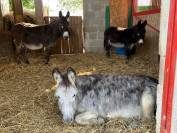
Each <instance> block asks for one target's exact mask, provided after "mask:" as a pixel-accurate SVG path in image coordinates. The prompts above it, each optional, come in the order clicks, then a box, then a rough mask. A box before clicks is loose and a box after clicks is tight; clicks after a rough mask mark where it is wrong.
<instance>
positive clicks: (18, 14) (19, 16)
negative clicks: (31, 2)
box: [12, 0, 23, 23]
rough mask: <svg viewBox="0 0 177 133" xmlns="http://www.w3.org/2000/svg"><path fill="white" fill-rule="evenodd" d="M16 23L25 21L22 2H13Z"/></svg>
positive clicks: (17, 0) (16, 0) (19, 0)
mask: <svg viewBox="0 0 177 133" xmlns="http://www.w3.org/2000/svg"><path fill="white" fill-rule="evenodd" d="M12 5H13V10H14V20H15V23H19V22H22V21H23V8H22V2H21V0H12Z"/></svg>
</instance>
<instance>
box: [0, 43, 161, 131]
mask: <svg viewBox="0 0 177 133" xmlns="http://www.w3.org/2000/svg"><path fill="white" fill-rule="evenodd" d="M152 49H153V50H152ZM157 50H158V48H156V46H150V45H147V44H145V45H144V46H142V47H140V48H138V50H137V53H136V55H135V56H133V58H132V59H131V60H130V61H129V63H128V64H126V62H125V58H123V57H118V56H116V55H112V57H111V58H110V59H108V58H106V57H105V55H104V54H89V53H87V54H76V55H53V56H52V57H51V60H50V63H49V64H48V65H44V64H43V63H42V58H43V56H42V55H41V54H40V53H39V54H35V55H34V54H30V55H29V60H30V65H25V64H21V65H17V64H16V63H14V62H11V63H9V62H5V61H4V58H3V59H2V60H3V61H0V62H1V63H0V132H3V133H5V132H8V133H11V132H13V133H14V132H22V133H27V132H29V133H32V132H33V133H38V132H41V133H45V132H46V133H49V132H50V133H52V132H58V133H118V132H119V133H125V132H127V133H128V132H129V133H131V132H132V133H145V132H148V133H150V132H155V120H154V119H153V120H136V119H128V120H123V119H121V118H120V119H115V120H109V121H107V122H106V123H104V124H102V125H92V126H81V125H77V124H71V125H66V124H64V123H63V122H62V116H61V114H60V113H59V111H58V109H57V101H56V99H55V98H54V92H48V93H47V92H46V90H47V89H50V88H51V87H52V86H53V85H54V81H53V78H52V75H51V71H52V69H53V68H54V67H58V68H59V69H60V70H61V71H62V72H65V71H66V69H67V67H70V66H71V67H73V68H74V69H75V70H76V71H77V73H79V74H84V73H113V74H143V75H149V76H152V77H154V78H158V71H159V70H158V69H159V63H158V60H157ZM152 51H155V52H152ZM0 59H1V58H0Z"/></svg>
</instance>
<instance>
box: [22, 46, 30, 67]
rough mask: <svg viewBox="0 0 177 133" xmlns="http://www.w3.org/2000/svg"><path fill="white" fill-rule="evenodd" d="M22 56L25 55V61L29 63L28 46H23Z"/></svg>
mask: <svg viewBox="0 0 177 133" xmlns="http://www.w3.org/2000/svg"><path fill="white" fill-rule="evenodd" d="M22 56H23V61H24V62H25V63H26V64H29V60H28V58H27V48H26V47H25V46H23V48H22Z"/></svg>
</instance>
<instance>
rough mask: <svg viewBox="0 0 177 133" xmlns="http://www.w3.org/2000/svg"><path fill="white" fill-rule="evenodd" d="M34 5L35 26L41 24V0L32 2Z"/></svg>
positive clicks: (42, 20) (42, 21)
mask: <svg viewBox="0 0 177 133" xmlns="http://www.w3.org/2000/svg"><path fill="white" fill-rule="evenodd" d="M34 3H35V15H36V21H37V24H43V23H44V19H43V2H42V0H34Z"/></svg>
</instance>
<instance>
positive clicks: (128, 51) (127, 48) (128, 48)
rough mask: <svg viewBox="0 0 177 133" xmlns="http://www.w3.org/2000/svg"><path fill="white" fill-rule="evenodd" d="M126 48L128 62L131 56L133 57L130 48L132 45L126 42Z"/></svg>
mask: <svg viewBox="0 0 177 133" xmlns="http://www.w3.org/2000/svg"><path fill="white" fill-rule="evenodd" d="M125 50H126V54H127V55H126V56H127V61H126V63H128V62H129V60H130V58H131V50H130V46H129V44H125Z"/></svg>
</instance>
